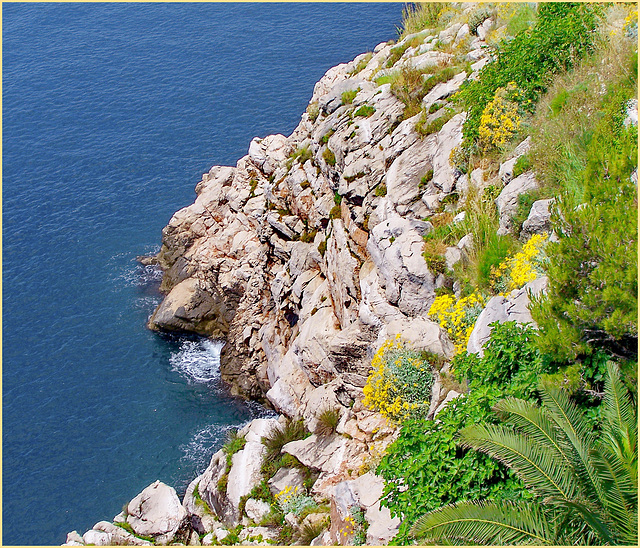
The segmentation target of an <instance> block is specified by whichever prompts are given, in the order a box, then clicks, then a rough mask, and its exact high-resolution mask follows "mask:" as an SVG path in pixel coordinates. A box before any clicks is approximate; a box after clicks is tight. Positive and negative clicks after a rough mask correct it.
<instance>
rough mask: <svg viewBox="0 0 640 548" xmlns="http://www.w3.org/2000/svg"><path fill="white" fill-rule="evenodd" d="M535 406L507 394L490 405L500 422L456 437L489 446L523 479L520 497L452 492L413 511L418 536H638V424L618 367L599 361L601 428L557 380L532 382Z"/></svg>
mask: <svg viewBox="0 0 640 548" xmlns="http://www.w3.org/2000/svg"><path fill="white" fill-rule="evenodd" d="M540 392H541V396H542V402H543V406H542V407H538V406H537V405H535V404H534V403H532V402H530V401H525V400H521V399H516V398H507V399H505V400H502V401H501V402H500V403H499V404H498V405H497V406H496V411H497V412H498V413H499V414H500V415H501V416H503V417H505V418H506V421H507V423H506V424H504V425H474V426H469V427H467V428H465V429H463V430H462V431H461V433H460V439H461V445H462V446H463V447H466V448H473V449H477V450H478V451H481V452H482V453H486V454H487V455H490V456H491V457H493V458H494V459H496V460H498V461H500V462H502V463H504V464H505V465H506V466H508V467H509V468H510V469H511V470H512V471H513V472H514V473H515V474H516V475H517V476H518V477H519V478H520V479H521V480H522V481H523V482H524V484H525V485H527V487H528V489H529V490H530V492H531V493H532V494H533V498H531V499H530V500H525V501H522V500H517V499H516V500H514V501H492V502H462V503H459V504H456V505H454V506H450V507H447V508H443V509H440V510H437V511H435V512H432V513H430V514H427V515H426V516H424V517H422V518H420V519H419V520H418V521H417V522H416V523H415V525H414V527H413V529H412V532H413V534H414V535H415V536H417V537H418V538H420V539H423V540H425V541H427V542H433V543H438V544H440V543H442V542H443V541H448V540H451V539H455V540H457V541H462V542H465V541H466V542H472V543H478V544H483V545H491V544H538V545H542V544H548V545H554V544H555V545H563V546H569V545H581V544H597V545H605V544H606V545H628V546H636V545H637V543H638V483H637V482H638V453H637V443H638V425H637V413H636V410H635V404H634V402H633V400H632V398H631V396H630V395H629V394H628V392H627V390H626V389H625V388H624V385H623V384H622V382H621V380H620V376H619V371H618V370H617V368H616V367H615V366H613V365H609V366H608V374H607V380H606V386H605V396H604V403H603V407H604V410H603V415H604V420H602V421H601V429H602V430H601V432H598V433H596V432H593V431H592V429H591V428H590V424H589V421H588V420H586V417H585V415H584V413H581V412H580V409H579V408H578V407H577V406H576V405H575V404H574V403H573V402H571V400H570V399H569V398H568V397H567V395H566V393H564V392H563V391H562V390H559V389H557V388H552V387H549V386H545V385H544V384H543V385H541V386H540Z"/></svg>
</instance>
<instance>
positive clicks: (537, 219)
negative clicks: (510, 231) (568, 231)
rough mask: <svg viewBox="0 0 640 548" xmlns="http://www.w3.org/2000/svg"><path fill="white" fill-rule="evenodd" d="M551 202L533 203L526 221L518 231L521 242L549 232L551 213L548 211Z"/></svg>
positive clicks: (540, 201) (538, 201) (551, 200)
mask: <svg viewBox="0 0 640 548" xmlns="http://www.w3.org/2000/svg"><path fill="white" fill-rule="evenodd" d="M552 202H553V199H549V200H537V201H535V202H533V205H532V206H531V211H529V216H528V217H527V219H526V221H524V223H522V230H521V231H520V239H521V240H523V241H526V240H528V239H529V238H530V237H531V236H533V235H534V234H543V233H544V232H551V212H550V211H549V206H550V205H551V203H552Z"/></svg>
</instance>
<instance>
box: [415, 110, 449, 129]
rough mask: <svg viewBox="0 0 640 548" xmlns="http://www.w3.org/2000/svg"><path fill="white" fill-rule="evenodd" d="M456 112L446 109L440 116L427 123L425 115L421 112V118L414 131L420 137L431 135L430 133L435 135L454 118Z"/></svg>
mask: <svg viewBox="0 0 640 548" xmlns="http://www.w3.org/2000/svg"><path fill="white" fill-rule="evenodd" d="M455 113H456V111H455V110H454V109H452V108H446V109H445V110H444V111H443V112H442V114H441V115H440V116H438V117H437V118H436V119H435V120H432V121H431V122H429V123H427V113H426V112H425V111H422V116H421V117H420V120H418V122H417V123H416V131H417V132H418V133H419V134H420V135H422V136H426V135H431V134H432V133H437V132H438V131H440V130H441V129H442V126H444V125H445V124H446V123H447V122H448V121H449V120H451V118H453V117H454V116H455Z"/></svg>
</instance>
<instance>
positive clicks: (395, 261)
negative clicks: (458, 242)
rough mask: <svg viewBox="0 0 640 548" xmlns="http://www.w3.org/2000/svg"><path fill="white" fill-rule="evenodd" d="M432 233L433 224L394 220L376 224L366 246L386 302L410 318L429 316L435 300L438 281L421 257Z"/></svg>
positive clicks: (399, 218)
mask: <svg viewBox="0 0 640 548" xmlns="http://www.w3.org/2000/svg"><path fill="white" fill-rule="evenodd" d="M429 230H431V224H430V223H426V222H423V221H412V220H409V219H404V218H402V217H399V216H394V217H390V218H389V219H388V220H386V221H383V222H381V223H379V224H377V225H376V226H375V228H374V229H373V230H372V231H371V233H370V235H369V242H368V243H367V251H368V252H369V254H370V256H371V259H372V260H373V262H374V264H375V266H376V268H377V270H378V274H379V280H380V284H381V286H383V287H384V289H385V297H386V299H387V301H388V302H389V303H390V304H392V305H394V306H397V307H398V309H399V310H400V312H402V313H403V314H406V315H408V316H418V315H423V316H426V314H427V313H428V312H429V308H430V307H431V303H432V302H433V300H434V299H435V278H434V276H433V274H432V273H431V271H430V270H429V269H428V267H427V264H426V262H425V261H424V257H423V256H422V251H423V248H424V240H423V238H422V237H423V236H424V235H425V234H426V233H427V232H428V231H429Z"/></svg>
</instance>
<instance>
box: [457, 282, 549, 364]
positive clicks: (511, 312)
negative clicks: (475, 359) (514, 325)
mask: <svg viewBox="0 0 640 548" xmlns="http://www.w3.org/2000/svg"><path fill="white" fill-rule="evenodd" d="M547 282H548V278H547V277H546V276H543V277H541V278H537V279H535V280H533V281H531V282H529V283H527V284H526V285H525V286H524V287H522V288H521V289H514V290H513V291H512V292H511V293H509V295H508V296H507V297H503V296H502V295H496V296H495V297H493V298H492V299H491V300H490V301H489V302H488V303H487V305H486V306H485V307H484V309H483V310H482V312H480V315H479V316H478V319H477V320H476V323H475V325H474V326H473V331H472V332H471V335H470V336H469V342H468V343H467V352H469V353H470V354H478V356H480V357H482V356H483V355H484V350H483V346H484V344H485V343H486V342H487V341H488V340H489V337H490V336H491V327H489V326H490V324H492V323H494V322H500V323H504V322H511V321H515V322H518V323H530V324H532V325H533V326H536V323H535V322H534V321H533V318H532V317H531V312H529V297H530V296H531V295H534V296H537V295H539V294H541V293H542V292H544V291H545V290H546V287H547Z"/></svg>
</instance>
